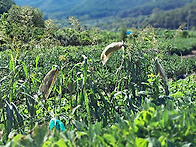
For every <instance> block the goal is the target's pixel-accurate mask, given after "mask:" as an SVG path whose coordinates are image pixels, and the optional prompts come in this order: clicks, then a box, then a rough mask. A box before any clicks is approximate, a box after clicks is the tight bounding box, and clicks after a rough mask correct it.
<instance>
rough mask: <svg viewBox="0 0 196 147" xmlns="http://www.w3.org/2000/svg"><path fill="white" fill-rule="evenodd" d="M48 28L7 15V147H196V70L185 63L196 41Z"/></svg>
mask: <svg viewBox="0 0 196 147" xmlns="http://www.w3.org/2000/svg"><path fill="white" fill-rule="evenodd" d="M22 14H25V15H22ZM21 15H22V16H21ZM14 16H15V17H17V18H18V19H17V20H15V21H14V19H11V18H13V17H14ZM35 18H36V19H35ZM43 20H44V19H43V15H42V13H41V11H39V10H38V9H36V8H32V7H26V6H25V7H19V6H13V7H12V8H11V9H10V10H9V12H8V13H4V14H3V15H1V20H0V23H1V25H0V27H1V30H0V34H1V38H0V43H1V44H0V47H1V52H0V61H1V62H0V73H1V74H0V91H1V92H0V122H1V123H0V145H6V146H98V145H100V146H163V147H168V146H179V147H180V146H190V147H192V146H196V140H195V139H194V138H195V135H196V122H195V114H196V113H195V110H196V109H195V106H196V103H195V102H196V101H195V98H196V97H195V88H196V84H195V80H196V76H195V75H194V74H192V73H193V72H195V61H196V60H195V58H183V55H184V54H186V53H187V52H186V51H192V50H194V49H195V42H194V41H193V40H194V39H195V35H194V33H195V32H190V33H189V32H188V33H189V34H190V35H187V34H186V33H187V32H186V33H184V34H183V33H182V34H183V35H181V31H179V30H174V31H170V30H156V29H155V28H153V27H152V26H151V25H148V26H147V27H145V28H143V29H141V30H136V29H133V31H132V32H133V33H131V34H129V35H127V36H124V32H125V29H122V30H121V32H111V31H103V30H101V29H98V28H93V29H88V28H83V27H82V26H81V25H80V23H79V21H78V20H77V19H75V18H74V17H70V23H71V28H59V27H57V26H56V25H55V24H54V23H53V22H52V20H46V21H43ZM179 32H180V33H179ZM122 39H123V41H124V42H123V43H122V42H121V41H122ZM113 42H116V43H113ZM108 45H109V46H108ZM107 46H108V47H107ZM105 47H106V49H105V50H104V48H105ZM121 47H123V49H122V50H119V49H120V48H121ZM117 50H118V51H117ZM102 51H104V52H103V55H106V57H107V59H104V62H103V63H104V66H103V64H102V61H101V59H100V56H101V54H102ZM111 53H112V54H111ZM178 53H180V56H179V55H178ZM110 54H111V55H110ZM109 55H110V58H109V59H108V57H109ZM106 61H107V62H106ZM53 67H56V68H55V69H53ZM190 74H191V75H190ZM180 75H186V78H184V79H181V80H178V79H179V78H178V77H179V76H180ZM188 75H190V76H188ZM40 85H41V86H40ZM65 128H66V129H65Z"/></svg>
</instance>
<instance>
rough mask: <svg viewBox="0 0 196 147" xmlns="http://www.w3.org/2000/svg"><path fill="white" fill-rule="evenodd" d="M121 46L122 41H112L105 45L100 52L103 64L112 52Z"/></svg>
mask: <svg viewBox="0 0 196 147" xmlns="http://www.w3.org/2000/svg"><path fill="white" fill-rule="evenodd" d="M121 48H123V42H113V43H111V44H109V45H108V46H106V48H105V49H104V50H103V52H102V54H101V60H102V63H103V65H105V63H106V62H107V60H108V58H109V56H110V54H111V53H112V52H115V51H117V50H119V49H121Z"/></svg>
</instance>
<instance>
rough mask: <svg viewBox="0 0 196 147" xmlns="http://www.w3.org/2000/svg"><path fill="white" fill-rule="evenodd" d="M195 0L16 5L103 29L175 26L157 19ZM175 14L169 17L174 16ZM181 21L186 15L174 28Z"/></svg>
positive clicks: (63, 0)
mask: <svg viewBox="0 0 196 147" xmlns="http://www.w3.org/2000/svg"><path fill="white" fill-rule="evenodd" d="M194 2H196V0H178V1H176V0H72V1H70V0H58V1H56V0H48V1H47V2H46V1H44V0H26V1H25V2H24V1H23V0H15V3H16V4H20V5H24V4H26V5H30V6H35V7H38V8H39V9H41V10H42V12H43V13H44V16H45V18H46V19H48V18H50V19H57V20H58V21H60V22H61V24H62V22H66V21H65V19H66V20H67V18H68V17H69V16H74V17H75V18H77V19H79V21H80V22H82V23H83V24H91V25H97V26H99V27H102V28H103V27H104V28H111V27H117V26H118V27H119V26H120V25H121V24H125V25H127V26H128V27H134V26H138V25H140V26H145V25H146V24H147V23H151V24H153V25H154V24H155V26H157V27H168V26H169V27H170V28H171V25H165V24H168V23H165V24H164V25H163V24H157V23H159V22H156V20H153V19H158V20H160V19H159V18H161V17H162V15H163V16H165V15H166V14H167V15H168V14H169V16H170V13H173V10H176V9H178V10H176V11H185V10H184V9H185V8H186V9H187V7H185V6H186V5H187V4H189V3H194ZM176 11H175V12H176ZM165 13H166V14H165ZM178 13H179V12H178ZM172 15H173V14H171V16H170V18H169V19H168V20H172V19H173V18H174V16H172ZM166 17H167V18H168V16H166ZM178 17H181V16H178ZM162 21H163V20H162ZM154 22H156V23H154ZM181 22H184V18H182V20H180V21H179V22H177V23H176V24H175V25H173V24H172V26H173V28H175V27H178V25H179V23H181ZM160 23H162V22H161V21H160ZM192 24H193V23H192ZM174 26H175V27H174Z"/></svg>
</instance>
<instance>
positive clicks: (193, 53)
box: [182, 50, 196, 58]
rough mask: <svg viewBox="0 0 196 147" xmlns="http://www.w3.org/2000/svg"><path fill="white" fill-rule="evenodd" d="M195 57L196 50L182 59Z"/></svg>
mask: <svg viewBox="0 0 196 147" xmlns="http://www.w3.org/2000/svg"><path fill="white" fill-rule="evenodd" d="M195 56H196V50H192V52H191V53H190V54H188V55H183V56H182V57H183V58H193V57H195Z"/></svg>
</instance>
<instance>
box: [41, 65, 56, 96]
mask: <svg viewBox="0 0 196 147" xmlns="http://www.w3.org/2000/svg"><path fill="white" fill-rule="evenodd" d="M58 73H59V69H51V70H50V71H49V72H48V73H47V74H46V76H45V77H44V80H43V83H42V84H41V85H40V87H39V92H43V93H44V94H45V98H46V99H47V98H48V97H49V95H50V92H51V90H52V88H53V86H54V83H55V81H56V79H57V76H58Z"/></svg>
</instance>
